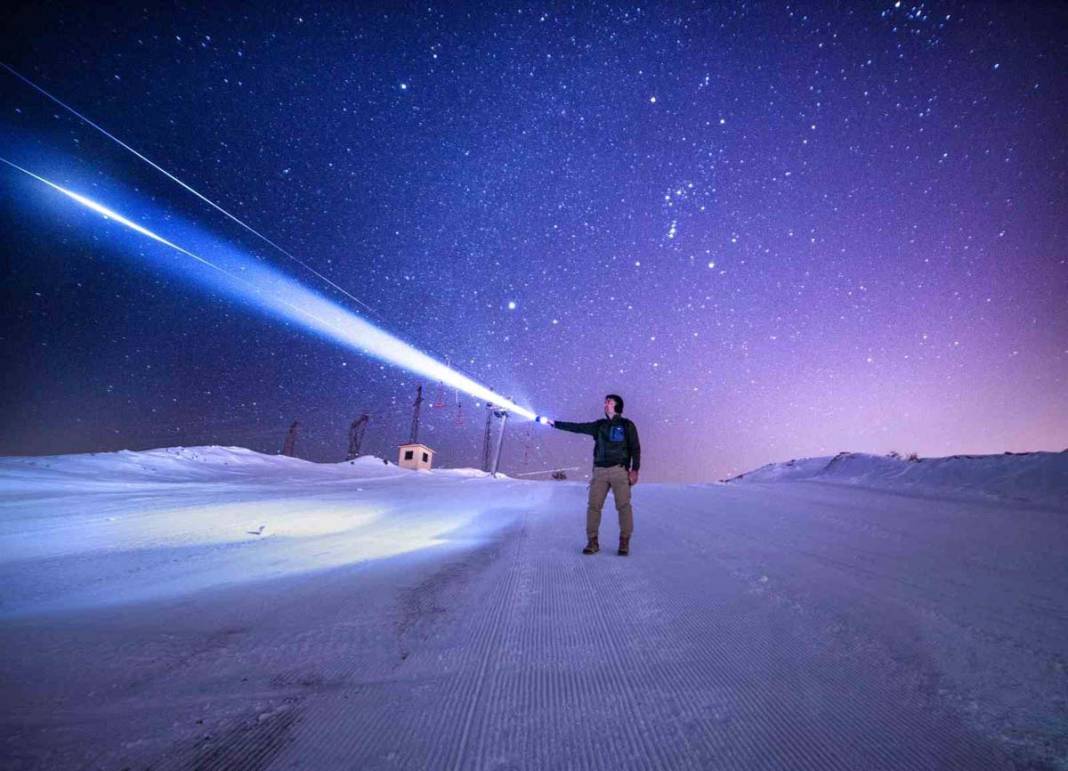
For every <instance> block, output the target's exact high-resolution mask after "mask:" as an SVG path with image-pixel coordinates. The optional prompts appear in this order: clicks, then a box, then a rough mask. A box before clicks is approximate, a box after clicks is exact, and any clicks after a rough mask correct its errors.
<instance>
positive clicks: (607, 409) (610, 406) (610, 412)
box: [604, 399, 616, 417]
mask: <svg viewBox="0 0 1068 771" xmlns="http://www.w3.org/2000/svg"><path fill="white" fill-rule="evenodd" d="M604 414H605V415H607V416H608V417H612V416H614V415H615V414H616V400H615V399H605V400H604Z"/></svg>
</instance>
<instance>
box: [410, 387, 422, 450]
mask: <svg viewBox="0 0 1068 771" xmlns="http://www.w3.org/2000/svg"><path fill="white" fill-rule="evenodd" d="M422 403H423V386H422V385H420V386H419V388H418V389H417V390H416V392H415V402H414V403H413V404H412V406H413V407H414V409H413V410H412V435H411V437H409V439H408V444H415V443H416V442H418V441H419V407H420V405H421V404H422Z"/></svg>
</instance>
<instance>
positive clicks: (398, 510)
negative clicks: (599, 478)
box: [0, 447, 1068, 769]
mask: <svg viewBox="0 0 1068 771" xmlns="http://www.w3.org/2000/svg"><path fill="white" fill-rule="evenodd" d="M1066 472H1068V453H1029V454H1021V455H1005V456H986V457H975V458H968V457H955V458H944V459H924V460H923V461H922V462H920V463H908V462H906V461H899V460H894V459H891V458H879V457H875V456H870V455H861V454H844V455H840V456H836V458H816V459H805V460H799V461H791V462H789V463H784V464H773V465H770V466H766V467H764V468H762V469H759V470H756V471H754V472H750V473H748V474H745V475H743V476H742V477H741V478H740V479H736V480H735V481H732V482H730V483H729V484H712V485H659V484H644V483H643V484H641V485H639V486H638V487H636V488H635V490H634V505H635V521H636V530H635V535H634V540H633V542H632V554H631V556H629V557H627V558H620V557H617V556H615V554H614V550H613V549H612V548H611V546H612V540H613V538H614V536H615V532H616V526H615V521H614V519H615V518H614V515H613V514H612V509H611V503H609V504H608V505H607V506H606V511H605V517H604V521H603V525H602V531H601V538H602V547H603V548H602V552H601V553H600V554H598V555H595V556H593V557H583V556H581V555H580V554H579V553H578V552H579V549H580V547H581V546H582V543H583V540H584V539H583V530H584V515H583V511H584V508H585V486H584V485H583V484H581V483H575V482H534V481H523V480H516V479H509V478H506V477H497V478H493V477H491V476H489V475H487V474H485V473H483V472H479V471H474V470H471V469H455V470H434V471H430V472H415V471H408V470H404V469H400V468H398V467H397V466H394V465H387V464H384V463H383V462H382V461H381V460H379V459H375V458H361V459H358V460H357V461H355V462H352V463H337V464H313V463H307V462H304V461H300V460H297V459H293V458H285V457H278V456H265V455H261V454H258V453H254V452H251V451H249V450H244V449H241V448H219V447H199V448H170V449H163V450H152V451H147V452H122V453H109V454H96V455H71V456H56V457H49V458H4V459H0V651H3V652H4V655H3V656H2V657H0V661H2V663H0V701H2V703H3V704H4V705H5V710H4V711H3V712H2V713H0V758H3V759H4V762H3V763H2V765H3V766H4V767H5V768H8V767H10V768H50V769H51V768H84V767H103V768H121V767H126V766H129V767H148V766H151V767H158V768H171V767H175V768H178V767H233V766H240V767H246V768H287V767H291V766H294V765H300V766H302V767H307V768H356V767H359V768H441V767H450V768H467V767H509V768H513V767H537V768H550V767H554V768H559V767H568V768H606V769H608V768H611V769H618V768H658V767H659V768H739V769H750V768H807V769H824V768H843V769H844V768H866V769H867V768H872V769H874V768H921V767H939V768H942V767H959V768H1012V767H1035V768H1038V767H1058V766H1059V767H1065V766H1066V764H1068V730H1066V726H1068V704H1066V699H1065V693H1066V692H1068V643H1066V642H1065V641H1066V640H1068V609H1066V603H1065V600H1064V598H1065V597H1068V507H1066V506H1065V505H1064V502H1065V500H1066V498H1065V494H1066V492H1068V482H1066V479H1068V477H1066Z"/></svg>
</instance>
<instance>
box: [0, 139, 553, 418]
mask: <svg viewBox="0 0 1068 771" xmlns="http://www.w3.org/2000/svg"><path fill="white" fill-rule="evenodd" d="M0 162H3V163H5V164H7V165H8V166H10V167H11V168H13V169H16V170H18V171H20V172H22V173H23V174H26V175H27V176H29V177H32V178H33V179H36V180H37V181H39V182H42V183H43V184H45V185H47V186H48V187H50V188H52V189H53V190H56V191H57V192H59V193H62V194H63V195H65V196H67V197H68V198H70V199H71V200H73V201H76V202H77V203H79V204H81V205H82V206H84V207H86V208H87V209H89V210H90V211H93V212H96V213H97V214H99V215H101V216H102V217H104V218H105V219H109V220H113V221H115V222H118V223H119V224H121V225H124V226H125V227H127V228H129V229H130V230H133V231H134V232H136V233H138V234H140V235H142V236H144V237H146V238H149V239H151V240H153V241H156V242H157V243H159V244H162V245H164V246H166V247H168V248H170V249H173V250H174V251H176V252H179V253H180V254H183V255H185V256H187V257H190V258H192V259H194V260H196V261H197V262H199V263H201V264H203V265H204V266H206V267H209V268H211V269H212V270H214V271H217V273H219V274H221V275H222V276H224V277H225V278H226V279H227V280H226V281H225V282H223V283H221V284H220V285H219V288H221V289H224V290H226V291H227V292H228V293H229V294H230V295H231V296H233V297H235V298H237V299H240V300H242V301H245V302H247V303H248V304H250V305H252V306H253V307H255V308H257V309H258V310H260V311H263V312H267V313H270V314H272V315H274V316H278V317H281V318H284V319H286V320H289V321H293V322H295V323H297V324H299V325H300V326H302V327H304V328H306V329H309V330H311V331H313V332H316V333H318V334H320V335H322V336H323V337H326V338H329V339H331V340H334V341H336V342H339V343H342V344H343V345H346V346H348V347H350V348H354V349H356V350H358V351H361V352H363V353H366V354H368V355H370V356H373V357H374V358H376V359H379V360H380V361H384V362H388V363H390V364H394V365H396V366H398V367H401V368H403V369H406V370H408V371H409V372H413V373H415V374H417V375H422V376H424V377H427V378H430V379H431V380H437V381H440V382H442V383H444V384H445V385H447V386H450V387H452V388H456V389H458V390H460V391H463V392H464V393H467V394H470V395H471V396H474V397H476V398H478V399H482V400H483V401H486V402H489V403H491V404H494V405H497V406H498V407H502V408H504V409H506V410H508V411H509V412H512V413H515V414H516V415H520V416H522V417H524V418H527V419H529V420H534V419H535V418H536V415H535V413H534V412H532V411H530V410H528V409H526V408H525V407H520V406H519V405H518V404H516V403H514V402H513V401H511V400H510V399H506V398H505V397H503V396H501V395H499V394H497V393H495V392H494V391H493V390H491V389H490V388H487V387H486V386H484V385H481V384H480V383H478V382H476V381H474V380H472V379H471V378H469V377H467V376H466V375H463V374H461V373H459V372H457V371H456V370H454V369H452V368H451V367H449V366H448V365H446V364H443V363H442V362H440V361H438V360H436V359H434V358H433V357H432V356H429V355H427V354H425V353H423V352H422V351H420V350H419V349H417V348H415V347H414V346H412V345H410V344H409V343H406V342H404V341H403V340H401V339H400V338H397V337H395V336H393V335H391V334H390V333H388V332H385V331H383V330H382V329H379V328H378V327H376V326H375V325H374V324H371V323H370V322H368V321H366V320H364V319H362V318H360V317H359V316H356V315H355V314H353V313H351V312H350V311H348V310H346V309H345V308H342V307H341V306H339V305H337V304H336V303H334V302H331V301H330V300H327V299H326V298H324V297H322V296H321V295H319V294H317V293H315V292H314V291H312V290H311V289H308V288H307V287H305V286H304V285H302V284H300V283H299V282H298V281H296V280H294V279H292V278H290V277H289V276H286V275H284V274H282V273H279V272H278V271H276V270H274V269H272V268H269V267H266V266H264V265H262V264H260V263H257V262H256V261H255V260H253V259H251V258H249V257H247V256H245V255H239V254H236V253H234V252H231V253H230V262H231V263H234V269H235V270H238V271H240V275H239V274H238V273H236V272H234V270H228V269H227V268H224V267H221V266H220V265H217V264H216V263H214V262H212V261H210V260H208V259H205V258H204V257H202V256H200V255H198V254H196V253H194V252H192V251H190V250H189V249H186V248H185V247H182V246H179V245H178V244H176V243H174V242H173V241H170V240H168V239H166V238H164V237H163V236H161V235H158V234H157V233H154V232H152V231H151V230H149V229H148V228H146V227H144V226H142V225H139V224H137V223H136V222H134V221H132V220H130V219H129V218H127V217H124V216H123V215H121V214H119V213H118V212H116V211H114V210H113V209H110V208H108V207H107V206H104V205H103V204H100V203H98V202H96V201H94V200H92V199H91V198H87V197H86V196H84V195H81V194H79V193H75V192H74V191H71V190H68V189H66V188H64V187H62V186H60V185H57V184H56V183H54V182H51V181H49V180H47V179H45V178H44V177H41V176H39V175H37V174H34V173H33V172H32V171H28V170H27V169H24V168H22V167H21V166H19V165H17V164H15V163H12V162H11V161H9V160H6V159H5V158H0ZM187 275H191V276H192V277H193V278H194V279H196V280H197V281H198V282H199V283H202V284H205V283H209V281H208V278H207V276H205V275H204V274H203V273H199V272H198V273H196V274H187Z"/></svg>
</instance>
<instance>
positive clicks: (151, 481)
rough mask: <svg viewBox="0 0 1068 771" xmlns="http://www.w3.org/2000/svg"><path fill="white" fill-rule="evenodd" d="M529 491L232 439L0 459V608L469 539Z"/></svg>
mask: <svg viewBox="0 0 1068 771" xmlns="http://www.w3.org/2000/svg"><path fill="white" fill-rule="evenodd" d="M491 488H492V491H491ZM541 494H543V488H542V487H539V485H538V484H537V483H533V482H524V481H515V480H510V479H507V478H504V477H498V478H496V479H494V478H492V477H491V476H490V475H489V474H486V473H484V472H481V471H475V470H474V469H451V470H450V469H444V470H434V471H429V472H428V471H411V470H408V469H402V468H399V467H398V466H396V465H392V464H385V463H383V462H382V461H381V460H380V459H378V458H374V457H362V458H358V459H356V460H354V461H347V462H342V463H331V464H322V463H310V462H307V461H303V460H299V459H297V458H289V457H285V456H279V455H263V454H261V453H257V452H254V451H252V450H247V449H244V448H241V447H171V448H165V449H158V450H147V451H143V452H131V451H122V452H114V453H94V454H85V455H60V456H51V457H15V458H0V616H3V615H6V614H18V613H22V612H40V611H50V610H58V609H64V608H70V607H88V606H93V605H102V604H121V603H126V602H131V601H140V600H148V599H154V598H157V597H160V596H167V595H177V594H183V593H186V592H190V591H195V590H199V589H203V588H206V587H209V586H216V585H222V584H230V583H242V582H248V581H255V580H261V579H266V578H275V577H279V576H283V575H291V574H296V573H306V572H310V571H314V570H320V569H325V568H330V567H336V566H339V565H343V564H350V563H354V562H360V561H363V560H368V559H376V558H381V557H389V556H394V555H397V554H402V553H407V552H412V551H415V550H419V549H425V548H429V547H434V546H439V547H447V546H448V545H449V543H450V541H453V540H459V541H463V542H465V543H469V542H470V541H471V540H472V539H476V540H477V539H482V538H487V537H489V536H490V534H491V533H492V532H494V531H495V530H497V529H499V528H501V527H505V526H507V525H508V524H509V522H510V521H511V520H512V518H514V516H515V515H516V514H517V513H518V512H520V511H522V510H523V509H524V508H526V507H529V506H530V505H531V503H532V502H537V501H538V500H539V495H541Z"/></svg>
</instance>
